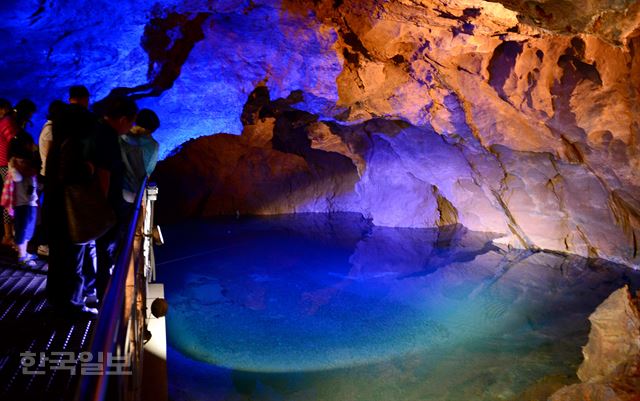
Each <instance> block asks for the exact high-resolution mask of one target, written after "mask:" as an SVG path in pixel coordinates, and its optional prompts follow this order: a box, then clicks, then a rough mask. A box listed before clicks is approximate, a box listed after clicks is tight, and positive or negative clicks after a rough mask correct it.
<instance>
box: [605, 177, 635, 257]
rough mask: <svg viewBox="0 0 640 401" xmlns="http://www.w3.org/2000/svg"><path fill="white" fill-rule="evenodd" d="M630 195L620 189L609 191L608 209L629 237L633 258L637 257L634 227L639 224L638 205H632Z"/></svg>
mask: <svg viewBox="0 0 640 401" xmlns="http://www.w3.org/2000/svg"><path fill="white" fill-rule="evenodd" d="M633 202H634V201H633V200H632V198H631V196H629V195H628V194H626V193H625V192H623V191H620V190H614V191H611V192H609V205H608V206H609V210H611V212H612V214H613V217H614V219H615V222H616V224H617V225H618V226H619V227H620V228H622V231H623V232H624V233H625V234H626V235H627V236H628V237H629V241H630V242H631V245H632V247H633V258H634V259H635V258H637V257H638V248H640V244H639V243H638V236H637V234H636V227H638V226H640V211H639V210H640V209H638V207H640V205H637V204H636V205H635V207H634V205H632V203H633Z"/></svg>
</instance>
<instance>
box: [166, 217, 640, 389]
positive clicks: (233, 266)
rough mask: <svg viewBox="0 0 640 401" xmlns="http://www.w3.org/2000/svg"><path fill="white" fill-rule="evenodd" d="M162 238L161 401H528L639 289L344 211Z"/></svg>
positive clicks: (477, 239)
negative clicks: (609, 300) (593, 321)
mask: <svg viewBox="0 0 640 401" xmlns="http://www.w3.org/2000/svg"><path fill="white" fill-rule="evenodd" d="M164 231H165V238H166V242H167V244H168V245H166V246H165V247H164V248H161V249H158V253H157V258H158V263H159V265H158V276H159V280H160V281H161V282H164V283H165V292H166V296H167V298H168V301H169V304H170V314H169V316H168V320H167V324H168V335H169V346H170V352H169V369H170V372H169V373H170V378H169V380H170V393H171V398H172V399H174V400H243V399H251V400H452V401H462V400H503V399H504V400H526V399H537V398H535V397H540V395H541V394H545V393H548V392H550V391H552V390H553V389H554V388H556V387H558V386H560V385H562V384H564V383H568V382H571V381H573V380H575V377H574V372H575V370H576V368H577V366H578V364H579V363H580V361H581V354H580V347H581V346H582V345H584V343H586V338H587V334H588V330H589V324H588V321H587V317H588V315H589V314H590V313H591V312H592V311H593V310H594V309H595V307H596V306H597V305H598V304H599V303H600V302H602V300H604V298H606V296H608V295H609V294H610V293H611V292H612V291H613V290H615V289H617V288H619V287H620V286H622V285H624V284H626V283H631V284H632V286H634V288H635V287H637V286H636V285H635V284H636V283H637V282H638V281H639V279H638V277H637V275H634V274H633V272H631V271H629V270H626V269H623V268H620V267H617V266H615V265H612V264H609V263H606V262H603V261H587V260H586V259H584V258H579V257H569V258H567V257H563V256H560V255H554V254H548V253H535V254H531V253H525V252H510V253H505V252H503V251H501V250H499V249H498V248H495V247H494V246H492V245H491V242H490V240H491V236H490V235H488V234H481V233H472V232H467V231H466V230H464V229H461V228H457V229H454V228H452V229H449V230H445V231H440V232H439V231H437V230H417V229H392V228H381V227H373V226H371V225H370V224H368V222H366V221H364V220H363V219H361V218H360V217H359V216H357V215H350V214H339V215H333V216H326V215H298V216H281V217H274V218H263V219H249V220H228V221H217V222H213V221H212V222H197V223H195V222H194V223H185V224H182V225H176V226H172V227H164ZM527 397H530V398H527Z"/></svg>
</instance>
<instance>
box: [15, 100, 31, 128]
mask: <svg viewBox="0 0 640 401" xmlns="http://www.w3.org/2000/svg"><path fill="white" fill-rule="evenodd" d="M36 109H37V107H36V104H35V103H33V102H32V101H31V100H29V99H22V100H21V101H19V102H18V103H17V104H16V106H15V107H14V110H15V112H16V123H17V124H18V126H19V127H21V128H24V127H26V126H27V124H28V123H29V122H31V117H33V113H35V112H36Z"/></svg>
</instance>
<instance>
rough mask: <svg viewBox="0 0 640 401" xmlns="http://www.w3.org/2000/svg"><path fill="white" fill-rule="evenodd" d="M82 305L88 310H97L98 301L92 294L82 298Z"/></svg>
mask: <svg viewBox="0 0 640 401" xmlns="http://www.w3.org/2000/svg"><path fill="white" fill-rule="evenodd" d="M84 304H85V305H87V306H88V307H89V308H97V307H98V305H99V304H100V301H99V300H98V297H97V296H96V295H95V294H92V295H87V296H86V297H84Z"/></svg>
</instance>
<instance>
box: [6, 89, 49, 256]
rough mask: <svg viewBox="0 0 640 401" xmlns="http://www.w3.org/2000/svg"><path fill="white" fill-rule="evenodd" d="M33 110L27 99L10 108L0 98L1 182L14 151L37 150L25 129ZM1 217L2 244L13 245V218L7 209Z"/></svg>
mask: <svg viewBox="0 0 640 401" xmlns="http://www.w3.org/2000/svg"><path fill="white" fill-rule="evenodd" d="M35 111H36V105H35V103H33V102H32V101H31V100H29V99H22V100H20V101H19V102H18V103H17V104H16V106H15V108H14V109H11V103H9V102H8V101H7V100H4V99H0V115H1V116H2V118H1V119H0V177H2V182H3V184H4V181H5V180H6V178H7V173H8V172H9V161H10V160H11V157H12V156H13V154H14V153H16V152H20V153H22V152H23V151H28V152H32V153H33V152H36V151H37V147H36V146H35V143H34V141H33V138H32V137H31V135H29V134H28V133H27V132H26V131H25V128H26V126H27V125H28V124H29V123H30V122H31V117H32V116H33V113H35ZM38 159H39V158H38ZM2 219H3V223H4V236H3V238H2V244H3V245H10V246H15V240H14V237H13V220H12V218H11V216H10V215H9V213H8V211H7V209H4V210H3V212H2Z"/></svg>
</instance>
